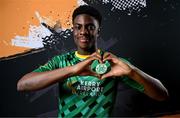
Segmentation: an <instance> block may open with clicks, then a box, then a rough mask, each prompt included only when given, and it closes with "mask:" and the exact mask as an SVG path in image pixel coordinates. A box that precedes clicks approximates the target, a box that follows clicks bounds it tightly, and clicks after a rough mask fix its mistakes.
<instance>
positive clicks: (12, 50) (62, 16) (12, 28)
mask: <svg viewBox="0 0 180 118" xmlns="http://www.w3.org/2000/svg"><path fill="white" fill-rule="evenodd" d="M76 7H77V1H76V0H0V57H6V56H10V55H14V54H17V53H22V52H24V51H27V50H29V49H28V48H22V47H16V46H12V45H11V39H13V38H14V37H15V36H16V35H19V36H28V31H29V25H30V24H31V25H37V26H38V25H39V21H38V19H37V18H36V16H35V11H38V12H39V13H40V15H41V16H45V17H48V18H50V19H51V20H53V21H57V20H60V22H61V25H62V27H63V28H70V27H71V25H70V24H68V22H70V23H71V14H72V12H73V10H74V9H75V8H76Z"/></svg>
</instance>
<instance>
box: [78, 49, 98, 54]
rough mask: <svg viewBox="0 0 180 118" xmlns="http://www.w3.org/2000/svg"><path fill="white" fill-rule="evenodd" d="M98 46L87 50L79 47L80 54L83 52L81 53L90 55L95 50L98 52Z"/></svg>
mask: <svg viewBox="0 0 180 118" xmlns="http://www.w3.org/2000/svg"><path fill="white" fill-rule="evenodd" d="M96 50H97V49H96V48H92V49H86V50H83V49H78V50H77V52H78V54H81V55H90V54H92V53H94V52H96Z"/></svg>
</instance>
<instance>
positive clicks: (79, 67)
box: [72, 52, 102, 78]
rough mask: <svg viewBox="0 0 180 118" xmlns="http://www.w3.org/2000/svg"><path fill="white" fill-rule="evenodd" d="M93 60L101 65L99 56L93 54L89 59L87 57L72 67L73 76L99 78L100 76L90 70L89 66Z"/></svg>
mask: <svg viewBox="0 0 180 118" xmlns="http://www.w3.org/2000/svg"><path fill="white" fill-rule="evenodd" d="M94 60H98V61H99V62H100V63H102V60H101V55H100V54H99V53H97V52H95V53H93V54H91V55H90V57H88V58H87V59H85V60H84V61H82V62H79V63H78V64H76V65H73V66H72V70H73V75H74V76H78V75H81V76H96V77H98V78H100V75H98V74H97V73H95V72H93V71H92V70H91V67H90V66H91V64H92V62H93V61H94Z"/></svg>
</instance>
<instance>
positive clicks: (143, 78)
mask: <svg viewBox="0 0 180 118" xmlns="http://www.w3.org/2000/svg"><path fill="white" fill-rule="evenodd" d="M103 58H104V59H103V61H106V60H109V61H111V63H112V64H111V71H110V72H108V73H107V74H105V75H103V76H102V79H104V78H107V77H112V76H128V77H129V78H131V79H133V80H135V81H136V82H138V83H139V84H141V85H143V86H144V93H145V94H146V95H148V96H149V97H151V98H153V99H156V100H158V101H162V100H165V99H166V98H167V97H168V91H167V89H166V88H165V87H164V86H163V84H162V83H161V82H160V81H159V80H157V79H155V78H153V77H152V76H150V75H148V74H146V73H144V72H143V71H141V70H140V69H138V68H136V67H135V66H133V65H131V64H128V63H126V62H124V61H122V60H120V59H119V58H117V57H116V56H115V55H113V54H111V53H106V54H105V55H104V57H103Z"/></svg>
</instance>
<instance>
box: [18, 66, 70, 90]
mask: <svg viewBox="0 0 180 118" xmlns="http://www.w3.org/2000/svg"><path fill="white" fill-rule="evenodd" d="M71 70H72V69H71V67H65V68H59V69H56V70H52V71H47V72H32V73H29V74H26V75H25V76H23V77H22V78H21V79H20V80H19V81H18V84H17V90H18V91H32V90H39V89H42V88H45V87H47V86H50V85H52V84H54V83H56V82H59V81H62V80H64V79H65V78H68V77H70V76H72V74H73V73H72V71H71Z"/></svg>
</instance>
